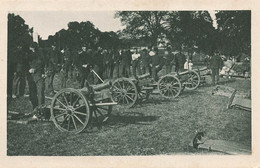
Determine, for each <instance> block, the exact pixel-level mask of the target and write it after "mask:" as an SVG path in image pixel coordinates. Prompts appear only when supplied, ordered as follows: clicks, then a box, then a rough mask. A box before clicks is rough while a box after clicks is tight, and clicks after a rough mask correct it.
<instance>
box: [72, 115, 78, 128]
mask: <svg viewBox="0 0 260 168" xmlns="http://www.w3.org/2000/svg"><path fill="white" fill-rule="evenodd" d="M71 118H72V121H73V124H74V127H75V129H76V131H77V130H78V128H77V125H76V122H75V120H74V118H73V116H72V117H71Z"/></svg>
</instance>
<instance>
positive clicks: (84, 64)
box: [78, 47, 93, 88]
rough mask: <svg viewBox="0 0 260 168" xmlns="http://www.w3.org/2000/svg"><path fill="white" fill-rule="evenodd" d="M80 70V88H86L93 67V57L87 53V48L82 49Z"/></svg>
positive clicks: (79, 63)
mask: <svg viewBox="0 0 260 168" xmlns="http://www.w3.org/2000/svg"><path fill="white" fill-rule="evenodd" d="M79 54H80V55H79V62H78V69H79V73H80V88H83V87H84V86H85V81H86V80H87V79H88V78H89V75H90V73H91V72H90V70H91V66H92V62H93V61H92V58H91V57H92V56H91V55H90V54H88V53H87V50H86V47H82V51H81V52H80V53H79Z"/></svg>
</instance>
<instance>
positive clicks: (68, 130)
mask: <svg viewBox="0 0 260 168" xmlns="http://www.w3.org/2000/svg"><path fill="white" fill-rule="evenodd" d="M67 130H68V131H69V130H70V116H69V119H68V128H67Z"/></svg>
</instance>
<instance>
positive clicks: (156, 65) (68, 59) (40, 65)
mask: <svg viewBox="0 0 260 168" xmlns="http://www.w3.org/2000/svg"><path fill="white" fill-rule="evenodd" d="M19 50H21V51H20V52H19ZM22 50H23V49H22V48H21V47H18V51H17V53H16V54H17V55H18V56H17V57H16V58H18V59H16V60H15V61H13V60H12V61H8V62H9V64H8V78H9V79H8V80H9V84H10V81H12V82H11V83H12V84H13V87H12V89H11V93H12V94H11V95H12V97H13V98H15V97H17V96H23V95H24V93H25V86H26V81H27V83H28V88H29V98H30V100H31V102H32V105H33V109H34V112H36V111H37V110H38V109H39V108H41V107H42V106H44V104H45V94H49V95H54V94H55V92H54V87H53V80H54V77H55V74H58V73H59V77H60V82H61V87H62V88H66V87H67V86H66V83H67V81H68V79H73V78H74V79H78V81H79V83H80V88H83V87H84V86H85V83H86V81H87V82H88V83H90V84H98V83H101V81H102V80H103V79H104V80H105V79H111V78H119V77H130V76H134V77H137V75H142V74H145V73H150V75H151V76H152V78H153V79H154V81H157V80H158V75H157V73H158V72H159V71H160V70H161V69H162V67H163V66H164V65H165V66H166V73H169V72H171V71H172V66H173V64H175V70H176V71H177V72H178V71H183V65H184V62H185V59H186V58H185V55H183V54H182V53H181V52H179V53H177V54H175V55H174V54H173V52H172V51H171V48H169V47H168V48H167V49H166V50H165V51H164V52H161V53H159V51H158V48H157V47H151V48H150V49H146V48H144V49H138V48H134V49H131V50H130V48H128V49H120V50H119V49H110V50H108V49H102V48H100V47H98V48H97V49H96V50H93V49H87V47H84V46H83V47H81V49H80V50H75V49H69V48H65V49H62V50H58V49H57V48H56V47H55V46H54V45H52V46H51V47H45V48H43V47H39V46H38V44H37V43H33V44H32V45H31V46H30V49H29V50H28V51H26V52H22ZM13 54H14V53H13ZM8 57H9V58H10V56H8ZM45 86H46V89H45ZM8 90H9V91H8V96H9V97H10V89H8Z"/></svg>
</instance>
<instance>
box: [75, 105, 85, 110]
mask: <svg viewBox="0 0 260 168" xmlns="http://www.w3.org/2000/svg"><path fill="white" fill-rule="evenodd" d="M84 106H85V105H80V106H79V107H76V108H74V110H78V109H80V108H81V107H84Z"/></svg>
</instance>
